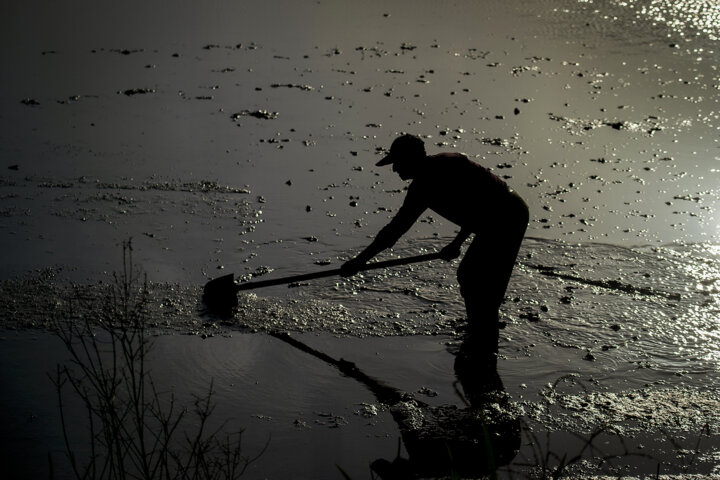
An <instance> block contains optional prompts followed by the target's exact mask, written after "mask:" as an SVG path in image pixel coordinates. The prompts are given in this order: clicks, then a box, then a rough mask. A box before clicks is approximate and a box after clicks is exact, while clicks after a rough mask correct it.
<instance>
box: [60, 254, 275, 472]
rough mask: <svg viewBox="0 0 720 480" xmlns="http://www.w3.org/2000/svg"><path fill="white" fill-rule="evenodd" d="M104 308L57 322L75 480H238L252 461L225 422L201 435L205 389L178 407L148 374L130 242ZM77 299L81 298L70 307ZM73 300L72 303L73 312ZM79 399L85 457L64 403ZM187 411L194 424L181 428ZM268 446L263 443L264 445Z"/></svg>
mask: <svg viewBox="0 0 720 480" xmlns="http://www.w3.org/2000/svg"><path fill="white" fill-rule="evenodd" d="M113 278H114V282H113V284H112V285H110V287H109V289H108V293H107V296H106V298H105V300H104V302H101V304H97V303H98V302H94V303H95V304H92V305H83V306H88V307H91V308H83V309H81V310H80V311H91V312H94V315H93V317H92V318H89V317H85V318H81V317H80V316H78V315H75V314H74V312H73V310H72V308H71V309H70V311H69V312H68V313H67V315H66V317H65V318H62V319H60V320H58V321H57V322H56V331H57V335H58V337H59V338H60V340H61V341H62V342H63V343H64V345H65V347H66V348H67V351H68V352H69V353H70V357H71V359H70V361H69V364H68V365H62V366H60V365H59V366H58V367H57V371H56V374H55V376H54V378H52V381H53V382H54V384H55V387H56V390H57V395H58V406H59V409H60V417H61V426H62V429H63V436H64V442H65V448H66V453H67V457H68V459H69V461H70V465H71V468H72V471H73V473H74V475H75V477H76V478H78V479H89V478H92V479H113V480H114V479H122V480H124V479H128V478H132V479H136V478H141V479H156V478H160V479H200V478H202V479H220V478H238V477H239V476H240V475H242V474H243V473H244V472H245V470H246V468H247V467H248V465H249V464H250V463H252V462H253V461H254V460H256V459H257V458H259V456H260V455H262V453H263V452H264V449H263V451H261V452H260V454H258V455H257V456H256V457H254V458H248V457H245V456H244V455H243V454H242V449H241V440H242V435H241V433H242V431H238V432H236V433H235V434H234V435H233V434H230V433H227V432H226V431H225V424H224V423H223V424H222V426H221V427H219V428H217V429H216V430H214V431H211V432H208V429H209V424H210V417H211V415H212V413H213V409H214V404H213V402H212V396H213V390H212V383H211V384H210V386H209V389H208V392H207V393H206V394H205V395H202V396H196V397H195V400H194V408H192V409H188V408H186V407H183V406H179V405H178V404H177V402H176V398H175V395H174V394H173V393H172V392H161V391H160V390H159V389H158V388H157V386H156V384H155V382H154V381H153V379H152V376H151V374H150V372H149V371H148V369H147V364H146V360H147V354H148V352H149V351H150V348H151V347H152V345H151V342H150V341H149V340H148V338H147V332H146V329H145V306H146V304H147V301H148V296H149V292H148V290H147V279H146V278H143V279H142V281H141V277H140V276H139V275H137V273H136V272H135V269H134V267H133V264H132V244H131V243H130V242H129V241H128V242H126V243H124V244H123V268H122V273H121V274H119V275H114V276H113ZM83 301H85V302H90V301H88V300H83V298H82V295H81V293H80V292H77V293H76V298H75V299H74V302H83ZM72 304H73V302H71V306H72ZM68 386H69V387H70V388H69V390H70V393H71V394H73V395H74V396H75V397H77V398H79V399H80V400H81V401H82V403H83V405H84V407H85V410H86V412H87V425H86V427H87V432H88V445H89V458H87V459H86V460H85V461H83V460H82V459H81V458H79V455H78V454H77V452H76V450H75V449H74V447H73V445H74V443H73V441H74V440H75V437H76V436H77V435H78V433H77V430H75V429H72V430H71V429H70V425H69V424H68V421H67V420H68V419H67V407H66V402H65V401H64V397H65V394H66V390H68ZM188 413H192V414H194V416H195V417H196V419H197V424H196V426H194V427H192V426H189V425H187V423H188V422H187V421H186V420H188ZM266 447H267V445H266Z"/></svg>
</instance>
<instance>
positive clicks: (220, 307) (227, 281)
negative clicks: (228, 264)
mask: <svg viewBox="0 0 720 480" xmlns="http://www.w3.org/2000/svg"><path fill="white" fill-rule="evenodd" d="M203 303H205V306H206V307H208V309H209V310H210V311H212V312H217V313H225V314H227V313H229V312H231V311H232V309H233V308H234V307H237V305H238V298H237V285H236V284H235V278H234V275H233V274H232V273H231V274H229V275H223V276H222V277H218V278H214V279H212V280H210V281H209V282H207V283H206V284H205V289H204V291H203Z"/></svg>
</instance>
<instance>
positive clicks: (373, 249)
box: [340, 194, 425, 277]
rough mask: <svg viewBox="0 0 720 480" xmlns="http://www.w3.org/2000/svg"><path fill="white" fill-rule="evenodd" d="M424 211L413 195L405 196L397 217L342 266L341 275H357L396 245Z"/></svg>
mask: <svg viewBox="0 0 720 480" xmlns="http://www.w3.org/2000/svg"><path fill="white" fill-rule="evenodd" d="M408 199H410V201H409V202H408ZM424 211H425V207H422V206H420V205H416V204H415V203H414V202H413V201H412V199H411V196H410V195H409V194H408V196H407V197H406V198H405V203H404V204H403V206H402V207H400V210H398V212H397V214H396V215H395V217H393V219H392V220H390V223H388V224H387V225H385V226H384V227H383V228H382V229H381V230H380V231H379V232H378V234H377V235H376V236H375V239H374V240H373V241H372V242H371V243H370V245H368V246H367V247H366V248H365V250H363V251H362V252H360V253H359V254H358V255H357V256H356V257H355V258H352V259H350V260H348V261H347V262H345V263H344V264H343V265H342V266H341V267H340V269H341V275H343V276H344V277H349V276H352V275H355V274H356V273H358V272H359V271H360V269H361V268H362V266H363V265H365V264H366V263H367V262H368V260H370V259H371V258H373V257H374V256H375V255H377V254H378V253H380V252H382V251H383V250H385V249H386V248H390V247H392V246H393V245H395V242H397V241H398V239H399V238H400V237H402V236H403V234H404V233H405V232H407V231H408V230H410V227H412V226H413V224H414V223H415V221H416V220H417V219H418V218H419V217H420V215H422V213H423V212H424Z"/></svg>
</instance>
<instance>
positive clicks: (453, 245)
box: [440, 228, 472, 261]
mask: <svg viewBox="0 0 720 480" xmlns="http://www.w3.org/2000/svg"><path fill="white" fill-rule="evenodd" d="M470 234H472V231H470V230H469V229H467V228H461V229H460V233H458V234H457V236H456V237H455V239H454V240H453V241H452V242H450V243H449V244H447V245H446V246H445V248H443V249H442V250H440V258H442V259H443V260H447V261H450V260H452V259H453V258H457V257H459V256H460V247H462V244H463V243H465V240H467V239H468V237H469V236H470Z"/></svg>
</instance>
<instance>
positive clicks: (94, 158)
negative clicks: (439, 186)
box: [0, 0, 720, 478]
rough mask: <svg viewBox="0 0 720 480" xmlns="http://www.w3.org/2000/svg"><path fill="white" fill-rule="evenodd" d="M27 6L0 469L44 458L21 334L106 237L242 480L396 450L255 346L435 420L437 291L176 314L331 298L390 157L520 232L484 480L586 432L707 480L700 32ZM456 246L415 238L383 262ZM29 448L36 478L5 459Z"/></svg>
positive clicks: (659, 21)
mask: <svg viewBox="0 0 720 480" xmlns="http://www.w3.org/2000/svg"><path fill="white" fill-rule="evenodd" d="M46 3H47V2H36V4H34V6H33V5H32V4H26V3H23V4H22V5H21V4H19V3H18V4H15V5H12V6H9V7H8V12H7V15H3V16H2V17H3V18H2V20H0V22H2V29H0V30H2V32H3V34H2V35H3V38H4V39H7V41H3V42H0V53H1V55H2V58H3V59H4V61H5V64H7V65H9V66H11V68H8V69H6V70H4V71H3V81H2V88H1V89H0V103H1V108H0V140H1V141H0V158H2V159H3V162H4V163H3V165H4V166H0V167H2V173H1V174H0V249H1V250H2V251H3V256H2V257H1V258H0V265H2V270H1V271H0V275H1V276H2V279H3V282H2V299H3V301H2V303H1V304H0V309H1V310H0V312H1V313H2V318H3V320H4V324H5V326H6V327H10V328H15V329H19V330H20V333H8V334H7V335H6V336H5V338H6V340H5V341H4V342H3V348H2V354H3V355H4V357H3V358H4V359H6V360H7V361H3V362H2V364H3V371H2V374H3V384H6V385H9V387H8V388H10V389H11V390H12V391H13V392H14V393H13V394H12V395H6V396H5V400H4V401H6V402H8V403H7V408H3V409H2V410H3V411H4V412H7V413H6V416H7V418H8V421H7V422H5V423H6V424H9V425H13V428H12V429H11V431H10V433H8V434H6V438H5V440H4V444H3V445H18V447H17V450H13V452H16V453H17V455H15V454H12V455H11V454H8V458H9V460H8V461H10V459H12V458H22V459H25V458H33V459H34V460H22V461H20V462H16V464H15V465H17V469H18V470H23V469H24V468H27V467H28V465H29V464H32V465H35V466H37V470H36V472H40V471H43V470H42V468H43V466H44V464H45V457H46V449H57V448H58V447H57V440H58V437H57V429H56V427H57V425H56V424H54V423H53V422H54V420H52V419H51V418H50V415H51V414H52V411H51V410H48V405H51V404H52V402H53V401H54V400H51V399H50V398H51V395H52V392H51V391H49V392H48V390H47V388H46V387H47V384H46V383H47V381H46V378H45V376H44V373H45V372H46V371H48V370H52V368H53V365H54V364H55V362H56V361H57V360H58V359H62V358H63V354H62V352H61V351H58V350H56V349H55V348H54V347H52V344H53V341H52V338H51V337H47V336H45V334H41V333H37V332H36V331H35V330H31V333H27V332H28V327H45V326H47V322H48V319H49V318H50V317H52V316H55V315H58V314H61V313H62V312H63V311H64V308H65V307H66V303H67V301H68V298H71V297H72V295H74V293H73V292H74V288H73V285H79V286H80V289H81V290H82V291H85V292H91V293H93V292H94V294H95V295H98V296H101V295H102V285H101V284H100V283H99V282H101V281H102V282H107V279H108V278H107V274H108V273H109V272H111V271H113V270H117V269H118V268H119V266H120V259H121V257H120V248H119V247H118V245H119V243H120V242H121V241H123V240H125V239H127V238H128V237H133V239H134V240H133V241H134V245H135V260H136V261H137V262H138V263H139V264H141V265H142V266H143V268H144V269H145V271H146V272H147V273H148V276H149V279H150V281H151V282H152V283H151V290H152V291H153V295H152V302H153V303H152V307H151V322H152V327H153V329H155V330H156V331H157V332H158V333H162V334H163V336H161V337H159V338H158V342H157V351H158V359H157V365H156V368H157V369H158V371H159V372H162V375H163V377H164V378H169V379H173V380H171V383H172V384H175V385H176V387H177V388H179V389H185V390H186V391H187V390H191V389H195V388H193V387H197V388H199V389H202V388H203V387H204V385H206V382H207V380H209V378H215V379H216V380H217V383H216V386H217V389H218V397H217V398H218V402H219V406H218V409H219V411H220V412H222V416H227V418H233V419H237V422H238V424H240V425H243V426H246V427H247V441H248V448H249V450H250V451H251V452H252V450H253V449H260V448H262V446H264V445H265V442H267V440H268V438H270V439H271V440H270V445H271V446H270V447H269V448H270V450H269V453H267V454H266V455H265V457H264V458H263V459H261V461H260V463H258V464H257V466H256V467H255V470H253V474H252V475H253V478H264V477H271V478H285V477H286V476H287V472H288V471H293V472H297V477H298V478H309V477H314V478H335V477H336V476H337V475H338V472H337V470H336V469H335V467H334V464H335V463H338V464H341V466H342V467H343V468H344V469H346V470H347V471H348V472H350V473H351V475H352V476H353V478H362V477H363V476H365V475H367V463H368V462H369V461H371V460H372V459H374V458H376V457H381V456H382V457H385V458H392V457H393V456H394V454H395V452H396V446H397V443H396V442H397V438H398V435H399V433H398V430H397V425H395V423H394V422H393V420H392V418H391V417H390V415H389V414H388V413H387V412H382V408H380V413H379V414H378V415H377V416H376V417H371V418H369V419H368V418H365V417H364V416H362V415H356V413H357V412H358V411H360V410H362V409H363V407H362V406H358V405H360V404H361V403H363V402H364V403H367V404H374V400H373V397H372V395H371V394H370V393H369V392H368V391H367V389H365V388H364V387H363V386H362V385H359V384H357V383H356V382H354V381H352V380H350V379H348V378H343V377H341V376H340V375H338V373H337V372H336V371H335V370H333V369H332V368H331V367H329V366H328V365H326V364H323V363H322V362H319V361H315V360H313V359H309V358H308V359H306V360H303V358H304V357H303V355H302V354H301V353H300V352H295V351H293V350H292V348H290V347H289V346H287V345H284V344H281V343H278V342H276V341H273V340H272V339H270V338H269V337H267V336H266V335H265V333H264V332H265V331H266V330H268V329H281V330H286V331H290V332H294V333H295V334H296V335H300V337H301V338H303V339H304V340H305V341H307V342H308V343H310V344H312V345H313V346H314V347H315V348H317V349H319V350H323V351H326V352H328V353H329V354H331V355H334V356H337V357H346V358H348V359H350V360H352V361H355V362H357V363H358V365H360V366H361V367H362V368H363V369H364V370H366V371H367V372H368V373H369V374H372V375H375V376H377V377H378V378H381V379H383V380H386V381H387V382H388V383H390V384H392V385H394V386H396V387H397V388H400V389H403V390H405V391H408V392H414V393H416V395H418V396H421V398H423V400H424V401H426V402H428V403H430V402H435V401H437V402H439V403H438V404H443V403H447V404H457V405H460V404H461V403H462V402H461V400H460V398H459V397H458V395H457V394H456V392H455V389H454V387H453V382H454V381H455V380H456V378H455V376H454V373H453V369H452V362H453V355H452V353H453V352H455V351H456V350H457V347H458V342H459V340H458V336H457V332H458V330H459V329H462V325H463V321H462V317H463V307H462V303H461V299H460V297H459V295H458V292H457V288H456V285H455V278H454V275H455V273H454V272H455V268H454V267H455V265H448V264H444V263H442V262H436V263H432V264H427V265H422V266H415V267H413V268H399V269H395V270H392V271H387V272H375V273H373V274H363V275H362V276H359V277H356V278H354V279H352V280H339V279H326V280H322V281H316V282H312V283H309V284H307V285H300V286H295V287H294V288H290V289H287V288H285V287H274V288H271V289H265V290H262V291H257V292H255V293H254V294H243V295H242V296H241V297H240V309H239V310H238V312H237V313H236V314H235V315H234V316H233V317H232V318H231V319H222V320H221V319H216V318H212V317H208V316H207V315H205V314H204V312H203V310H202V306H201V305H199V304H198V298H199V293H200V290H201V286H202V284H203V283H204V282H205V280H206V279H207V278H212V277H215V276H217V275H221V274H224V273H228V272H234V273H236V274H237V276H238V277H239V278H241V279H252V278H257V277H261V278H262V277H263V276H264V277H266V278H270V276H273V275H277V276H284V275H291V274H295V273H306V272H308V271H310V270H313V269H322V268H331V267H335V266H338V265H339V264H340V262H341V261H342V260H343V259H345V258H347V256H348V255H349V254H350V252H353V251H356V249H358V248H361V247H362V246H364V245H365V244H366V243H367V242H368V241H369V240H368V238H367V237H368V236H371V235H373V234H374V233H375V232H376V231H377V229H378V228H379V227H381V226H382V225H383V224H384V223H385V222H386V221H387V219H388V218H389V217H390V216H391V215H392V214H393V212H394V211H396V210H397V208H398V207H399V205H400V202H401V201H402V197H403V188H404V186H405V185H404V184H403V183H402V182H400V181H399V180H397V179H396V178H394V177H393V175H392V174H390V172H387V171H384V170H382V169H379V168H375V167H374V166H373V165H374V161H375V160H376V158H377V155H378V154H379V152H380V149H382V148H386V147H387V146H388V145H389V143H390V142H391V141H392V138H393V137H394V136H395V135H396V133H398V132H401V131H410V132H413V133H417V134H420V135H423V136H425V137H426V143H427V145H428V150H429V151H431V152H436V151H442V150H454V151H463V152H465V153H467V154H468V155H470V156H471V157H473V158H474V159H476V160H477V161H479V162H481V163H482V164H483V165H486V166H488V167H490V168H492V169H493V170H494V171H495V172H496V173H498V174H500V175H502V176H504V177H505V178H506V179H507V181H508V183H510V185H511V186H512V187H513V188H514V189H516V190H517V191H518V192H520V194H521V195H522V196H523V197H524V198H526V200H527V201H528V203H529V204H530V207H531V212H532V221H531V225H530V228H529V231H528V237H529V238H528V239H527V240H526V242H525V243H524V245H523V250H522V252H521V257H520V263H519V265H518V268H517V269H516V272H515V275H514V277H513V281H512V283H511V287H510V289H509V291H508V293H507V298H506V302H505V304H504V305H503V307H502V314H503V322H504V324H505V328H504V329H503V330H502V331H501V353H502V358H501V360H500V362H499V364H498V369H499V373H500V375H501V377H502V379H503V382H504V384H505V388H506V390H507V392H508V394H509V395H510V396H511V398H512V400H513V402H516V403H517V404H519V405H521V406H522V407H523V408H524V409H525V412H526V415H525V417H524V421H525V422H527V424H528V425H529V428H528V430H526V431H527V432H531V433H532V434H534V435H535V436H534V437H533V435H531V434H530V433H527V434H526V437H525V442H524V445H525V447H524V450H523V451H522V452H521V453H520V454H519V455H518V457H517V459H516V461H515V464H513V465H512V466H510V467H508V468H509V469H510V470H511V471H513V472H514V471H518V470H522V468H523V467H521V466H520V464H522V463H527V462H526V460H527V461H529V462H530V463H532V461H531V460H528V459H531V458H532V457H533V456H534V455H536V452H535V451H534V450H533V449H532V446H533V445H534V446H538V445H542V446H545V445H549V448H550V447H551V448H552V449H553V450H556V451H559V452H570V454H572V449H573V448H574V447H575V446H576V445H577V438H576V436H575V435H585V436H587V435H589V434H590V433H591V432H592V431H593V430H594V429H596V428H599V426H603V427H605V428H606V430H607V431H608V432H609V433H608V435H609V437H607V438H605V437H603V438H602V442H603V445H604V446H606V447H608V448H609V449H611V450H612V449H620V450H622V446H621V445H622V442H621V441H620V440H619V438H618V437H613V436H612V435H614V434H619V435H621V437H622V438H623V439H625V440H627V441H628V442H630V444H631V447H630V448H633V449H635V450H633V451H632V452H631V453H633V455H624V456H623V455H620V456H621V457H623V460H622V461H620V462H619V463H616V464H623V465H624V464H625V463H627V464H632V466H633V467H632V469H631V470H630V471H632V472H641V473H649V474H654V473H655V472H656V469H657V464H658V462H664V464H666V465H675V466H680V467H682V466H684V465H687V464H690V465H693V468H694V470H693V469H691V470H690V471H691V472H697V473H703V474H709V473H710V472H713V471H714V472H715V473H717V470H713V468H714V464H717V463H720V462H718V461H717V432H718V419H717V418H716V416H715V413H713V412H717V411H718V409H717V408H715V406H716V402H717V387H718V369H717V361H718V345H720V338H719V337H720V334H719V333H718V323H717V322H718V317H720V307H719V305H718V302H719V301H720V300H719V293H718V289H720V283H719V282H720V272H719V271H718V264H719V262H718V260H719V257H720V251H719V250H718V245H719V244H720V230H718V228H720V218H718V213H717V211H718V198H719V197H720V195H719V193H720V192H718V185H720V182H719V181H718V180H719V173H720V169H719V168H718V158H720V155H719V154H718V150H717V148H718V145H717V138H718V137H717V130H718V127H719V125H718V113H717V110H718V109H717V102H718V85H717V83H718V81H717V67H716V65H717V61H716V60H717V58H718V53H717V52H716V48H717V47H716V41H717V37H718V32H717V22H716V21H714V20H713V19H716V18H717V17H716V15H717V14H716V11H717V3H716V2H710V1H707V0H698V1H695V2H661V1H655V0H647V1H645V0H643V1H628V2H604V1H575V0H572V1H570V0H563V1H552V2H551V1H538V2H531V3H530V4H528V2H456V3H455V4H453V5H452V6H449V5H446V4H438V3H437V2H425V3H423V4H422V5H419V4H418V7H417V8H414V9H413V10H412V11H408V9H407V8H406V7H404V6H403V5H401V4H400V3H397V4H395V3H392V2H391V3H387V2H382V3H380V2H378V3H372V2H371V3H367V2H365V3H362V4H360V3H351V2H337V3H333V4H331V5H325V4H313V5H299V4H296V3H294V2H275V3H272V5H270V4H268V3H267V2H256V4H252V5H251V4H248V3H247V2H244V3H242V4H237V5H235V4H232V5H231V4H230V3H227V4H222V5H216V6H214V7H213V8H201V7H196V6H192V5H179V6H176V8H175V9H174V10H173V11H172V12H168V11H166V10H164V9H163V10H161V9H155V8H153V7H149V6H147V5H144V4H143V5H136V6H133V5H127V4H124V5H123V6H122V7H120V6H118V7H113V8H114V10H108V9H105V8H102V9H99V8H98V7H97V6H95V5H89V4H86V2H74V3H71V4H64V5H63V6H62V7H61V6H59V5H55V4H49V3H47V4H46ZM35 7H38V8H39V7H42V8H41V10H42V11H44V12H46V14H44V15H38V14H37V11H38V10H37V9H36V8H35ZM140 13H142V14H140ZM28 25H32V26H33V28H28ZM453 230H454V226H453V225H449V224H447V223H446V222H444V221H443V220H442V219H441V218H438V217H437V216H434V215H432V214H429V215H428V216H426V217H424V218H423V219H422V221H421V222H419V223H418V224H417V226H416V227H415V228H414V229H413V230H412V231H411V232H410V233H409V234H408V236H407V238H406V239H404V240H402V241H401V242H400V244H398V246H397V248H396V249H395V251H394V252H392V253H390V254H389V256H405V255H411V254H416V253H421V252H423V251H432V250H434V249H437V248H440V247H441V246H442V245H443V243H444V242H447V241H448V240H449V238H450V236H451V235H452V233H453ZM169 333H172V334H173V335H171V336H167V335H165V334H169ZM185 333H192V334H193V335H192V336H185V335H179V334H185ZM202 337H204V338H205V339H204V340H203V338H202ZM37 352H43V354H42V355H40V354H39V353H37ZM27 357H32V358H27ZM26 369H27V370H26ZM188 372H192V373H188ZM568 375H570V376H569V377H568ZM29 378H32V379H34V380H33V381H32V382H26V381H25V379H29ZM561 378H563V380H561V381H560V382H559V383H557V384H555V382H557V381H558V379H561ZM297 379H302V381H300V382H298V381H297ZM548 385H551V386H552V385H555V387H553V388H550V387H549V386H548ZM423 387H427V389H428V390H425V389H423ZM418 392H425V393H418ZM427 392H435V393H437V394H438V395H437V396H436V397H435V396H428V395H427ZM38 412H40V413H38ZM340 417H342V418H340ZM37 418H43V419H47V420H48V423H47V424H45V423H42V427H39V428H38V427H37V426H38V422H37V421H36V419H37ZM10 420H12V422H11V421H10ZM296 420H297V421H298V423H295V421H296ZM368 423H369V424H370V425H367V424H368ZM705 424H707V425H708V426H709V432H710V435H709V436H708V435H704V434H703V432H704V431H705V430H704V426H705ZM298 425H299V427H298ZM545 432H551V437H552V438H551V439H550V440H548V441H545V437H544V434H545ZM698 437H699V438H700V439H701V440H702V441H701V445H702V449H701V452H700V454H699V455H697V456H695V457H692V455H689V454H688V453H687V452H688V450H689V449H691V448H693V447H694V445H695V443H696V439H697V438H698ZM23 439H24V440H23ZM20 440H23V441H24V442H25V443H22V442H21V441H20ZM45 440H48V442H49V443H47V445H48V446H47V447H43V448H42V449H37V450H42V451H37V452H33V453H32V455H36V454H39V455H40V456H41V457H42V459H40V460H37V458H38V457H37V456H32V457H22V456H21V455H20V454H19V453H18V452H20V451H24V452H29V451H31V450H28V449H27V448H26V447H23V445H25V446H27V445H34V444H38V442H44V441H45ZM673 442H675V443H673ZM640 446H642V448H641V447H640ZM301 447H302V448H301ZM5 450H6V451H10V450H7V449H5ZM54 451H56V450H54ZM638 452H639V453H642V454H643V455H635V454H636V453H638ZM595 453H597V452H595ZM621 453H622V452H621ZM626 453H627V452H626ZM591 456H592V455H591ZM598 456H599V454H598V455H595V457H596V458H597V457H598ZM278 458H282V459H283V463H282V464H280V463H279V462H278V461H277V459H278ZM309 459H312V460H309ZM285 462H287V463H285ZM6 463H7V462H6ZM586 466H587V465H586ZM680 467H678V468H680ZM588 468H589V467H588ZM618 468H619V467H618ZM663 468H666V466H663ZM667 468H669V467H667ZM608 471H609V472H611V473H617V472H618V471H619V470H612V469H611V470H605V472H608ZM43 475H44V474H43ZM36 476H37V475H36Z"/></svg>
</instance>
